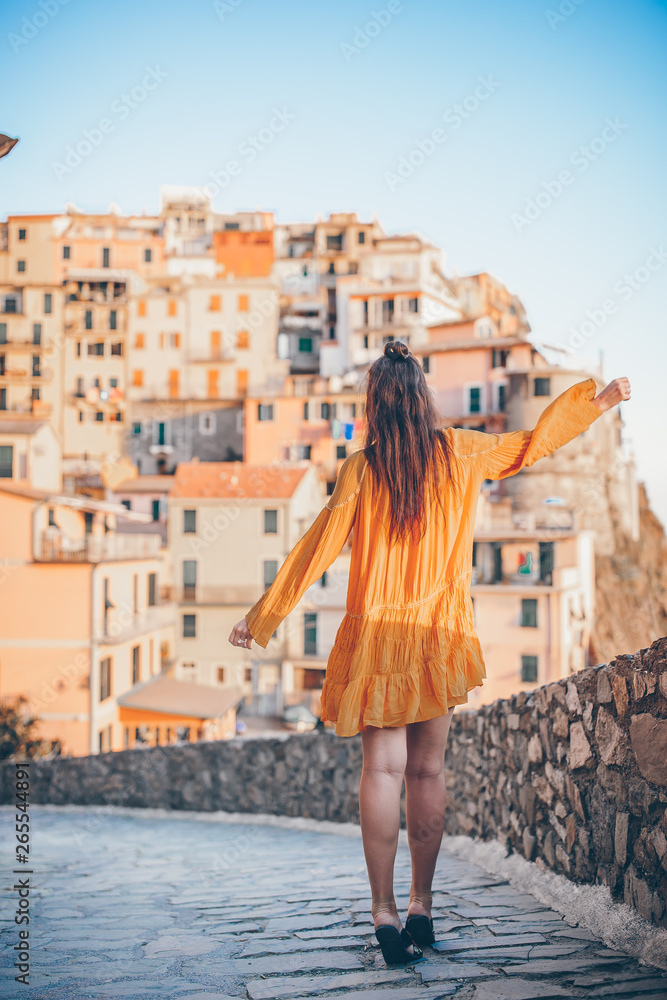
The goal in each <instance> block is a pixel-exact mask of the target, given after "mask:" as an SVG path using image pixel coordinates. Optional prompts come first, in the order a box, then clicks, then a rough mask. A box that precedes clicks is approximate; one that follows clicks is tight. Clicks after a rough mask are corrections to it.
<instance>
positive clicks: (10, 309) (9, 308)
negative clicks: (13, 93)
mask: <svg viewBox="0 0 667 1000" xmlns="http://www.w3.org/2000/svg"><path fill="white" fill-rule="evenodd" d="M18 311H19V308H18V301H17V299H16V297H15V296H14V295H7V296H5V308H4V309H3V312H6V313H17V312H18Z"/></svg>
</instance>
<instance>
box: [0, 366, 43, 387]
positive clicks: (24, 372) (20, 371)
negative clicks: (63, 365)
mask: <svg viewBox="0 0 667 1000" xmlns="http://www.w3.org/2000/svg"><path fill="white" fill-rule="evenodd" d="M52 378H53V369H52V368H40V369H39V371H32V372H31V371H29V370H28V369H27V368H4V369H2V371H0V383H2V384H4V385H6V384H7V383H9V382H11V383H16V382H33V381H38V382H49V381H50V380H51V379H52Z"/></svg>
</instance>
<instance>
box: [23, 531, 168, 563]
mask: <svg viewBox="0 0 667 1000" xmlns="http://www.w3.org/2000/svg"><path fill="white" fill-rule="evenodd" d="M161 545H162V539H161V538H160V536H159V535H157V534H152V535H134V534H125V533H118V534H117V533H115V532H113V533H109V534H107V535H85V536H84V537H83V538H68V537H67V536H66V535H56V536H54V537H52V538H51V537H47V536H45V535H42V537H41V539H40V542H39V545H38V551H37V556H36V558H37V560H38V561H39V562H93V563H97V562H109V561H116V560H120V559H156V558H158V557H159V555H160V547H161Z"/></svg>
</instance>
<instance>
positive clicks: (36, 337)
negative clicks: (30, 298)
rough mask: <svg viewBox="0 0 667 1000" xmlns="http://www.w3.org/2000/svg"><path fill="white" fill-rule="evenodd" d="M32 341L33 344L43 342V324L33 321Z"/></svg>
mask: <svg viewBox="0 0 667 1000" xmlns="http://www.w3.org/2000/svg"><path fill="white" fill-rule="evenodd" d="M32 342H33V344H41V342H42V324H41V323H33V324H32Z"/></svg>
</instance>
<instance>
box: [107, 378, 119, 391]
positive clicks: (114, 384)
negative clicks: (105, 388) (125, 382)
mask: <svg viewBox="0 0 667 1000" xmlns="http://www.w3.org/2000/svg"><path fill="white" fill-rule="evenodd" d="M109 388H110V389H117V388H118V379H117V378H110V379H109Z"/></svg>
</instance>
